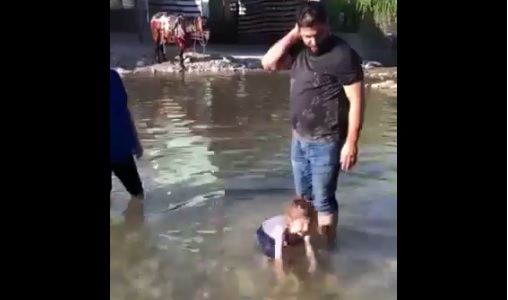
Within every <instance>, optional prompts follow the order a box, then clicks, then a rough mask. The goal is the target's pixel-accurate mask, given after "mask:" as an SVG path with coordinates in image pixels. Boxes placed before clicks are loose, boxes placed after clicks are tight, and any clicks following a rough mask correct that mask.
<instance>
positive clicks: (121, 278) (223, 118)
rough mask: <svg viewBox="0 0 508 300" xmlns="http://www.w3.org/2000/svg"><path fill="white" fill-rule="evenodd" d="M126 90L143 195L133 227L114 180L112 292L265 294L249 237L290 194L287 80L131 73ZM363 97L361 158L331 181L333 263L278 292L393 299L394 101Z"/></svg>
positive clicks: (132, 295) (267, 276)
mask: <svg viewBox="0 0 508 300" xmlns="http://www.w3.org/2000/svg"><path fill="white" fill-rule="evenodd" d="M125 85H126V87H127V89H128V92H129V96H130V103H131V108H132V111H133V114H134V117H135V119H136V121H137V125H138V128H139V129H140V135H141V138H142V142H143V144H144V145H145V154H146V157H144V158H142V159H141V160H140V161H139V167H140V172H141V176H142V178H143V181H144V185H145V188H146V190H147V199H146V201H145V204H144V207H143V211H142V210H140V209H138V210H137V213H138V214H141V213H142V214H143V216H144V224H143V225H142V226H141V227H139V226H138V227H135V228H134V229H133V228H132V226H129V224H130V223H132V221H131V220H132V218H130V219H129V218H126V217H124V216H123V215H122V212H123V210H124V209H125V207H127V205H128V203H129V197H128V195H127V194H126V192H125V191H124V190H123V188H122V186H121V185H120V184H119V183H118V182H117V181H116V179H115V181H114V194H113V206H112V211H111V214H112V219H113V220H112V225H111V292H110V293H111V297H110V298H111V299H182V300H187V299H265V298H266V297H267V296H268V295H271V293H273V289H274V285H273V284H272V283H270V281H271V280H272V277H271V272H270V271H269V270H266V269H265V268H263V267H262V266H261V264H260V263H259V257H258V255H257V253H256V251H255V249H254V246H253V241H252V236H253V233H254V230H255V229H256V228H257V226H259V224H260V222H262V221H263V220H264V219H265V218H267V217H270V216H272V215H274V214H278V213H280V212H281V211H282V206H283V204H284V202H285V201H287V199H288V198H289V197H290V196H291V195H292V194H293V191H292V179H291V168H290V164H289V142H290V133H291V130H290V125H289V119H288V89H289V83H288V79H287V75H286V74H271V75H267V74H249V75H236V76H229V77H220V76H216V77H208V78H196V77H195V78H193V77H188V78H185V79H184V81H182V78H179V77H175V78H153V77H150V78H143V77H136V78H135V77H132V78H127V79H126V80H125ZM368 100H369V101H368V107H367V112H366V122H365V126H364V131H363V134H362V140H361V148H360V151H361V152H360V156H361V157H360V164H359V165H358V167H357V168H356V169H355V170H354V171H353V172H350V173H347V174H346V173H345V174H343V175H341V179H340V183H339V192H338V199H339V201H340V204H341V205H340V209H341V214H340V221H339V223H340V236H339V243H340V249H339V251H338V253H336V254H334V255H333V256H332V257H331V259H332V262H331V263H328V264H329V265H331V266H333V270H327V272H328V273H326V272H324V271H323V274H322V276H318V277H317V278H316V279H315V280H312V281H311V282H312V283H313V285H312V287H306V288H305V291H306V292H301V293H299V294H298V295H299V296H298V297H296V296H295V294H294V293H295V289H296V287H298V284H297V281H295V282H293V285H292V286H291V288H288V289H289V290H288V291H286V293H287V294H286V298H284V299H315V298H317V299H337V297H339V295H340V296H343V297H341V299H377V300H378V299H394V298H396V295H397V293H396V285H397V269H396V267H397V249H396V244H397V214H396V210H397V124H396V120H397V107H396V99H390V98H386V97H383V96H381V95H377V94H370V95H369V97H368ZM126 215H128V214H126ZM138 220H139V218H138ZM291 290H292V291H291ZM291 295H293V296H291ZM287 297H289V298H287Z"/></svg>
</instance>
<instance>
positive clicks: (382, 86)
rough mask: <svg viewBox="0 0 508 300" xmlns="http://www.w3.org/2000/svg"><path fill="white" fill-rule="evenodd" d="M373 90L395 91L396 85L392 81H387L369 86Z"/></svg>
mask: <svg viewBox="0 0 508 300" xmlns="http://www.w3.org/2000/svg"><path fill="white" fill-rule="evenodd" d="M371 88H373V89H397V83H396V82H395V81H393V80H387V81H382V82H377V83H373V84H371Z"/></svg>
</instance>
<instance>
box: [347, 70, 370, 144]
mask: <svg viewBox="0 0 508 300" xmlns="http://www.w3.org/2000/svg"><path fill="white" fill-rule="evenodd" d="M344 92H345V93H346V96H347V98H348V100H349V104H350V105H349V125H348V134H347V140H346V142H348V143H353V144H356V143H357V142H358V139H359V138H360V131H361V130H362V124H363V114H364V108H365V105H364V104H365V93H364V88H363V80H360V81H357V82H355V83H353V84H350V85H345V86H344Z"/></svg>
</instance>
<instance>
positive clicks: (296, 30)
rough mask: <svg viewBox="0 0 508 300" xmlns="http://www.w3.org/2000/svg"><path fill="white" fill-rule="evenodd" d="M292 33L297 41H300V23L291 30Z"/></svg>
mask: <svg viewBox="0 0 508 300" xmlns="http://www.w3.org/2000/svg"><path fill="white" fill-rule="evenodd" d="M290 33H291V35H292V36H293V38H294V39H295V40H296V41H298V40H300V27H298V23H295V26H294V27H293V29H291V31H290Z"/></svg>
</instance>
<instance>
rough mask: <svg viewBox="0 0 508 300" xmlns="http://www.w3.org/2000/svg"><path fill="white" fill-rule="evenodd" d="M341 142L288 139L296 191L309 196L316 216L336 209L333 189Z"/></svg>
mask: <svg viewBox="0 0 508 300" xmlns="http://www.w3.org/2000/svg"><path fill="white" fill-rule="evenodd" d="M342 145H343V143H342V142H340V141H337V142H323V141H305V140H301V139H299V138H298V137H295V136H293V140H292V142H291V165H292V167H293V176H294V181H295V188H296V193H297V194H298V195H300V196H304V197H306V198H307V199H311V200H312V203H313V204H314V207H315V208H316V210H317V211H318V214H319V215H330V214H335V213H336V212H338V210H339V205H338V202H337V199H336V197H335V192H336V190H337V181H338V178H339V172H340V150H341V148H342Z"/></svg>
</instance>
